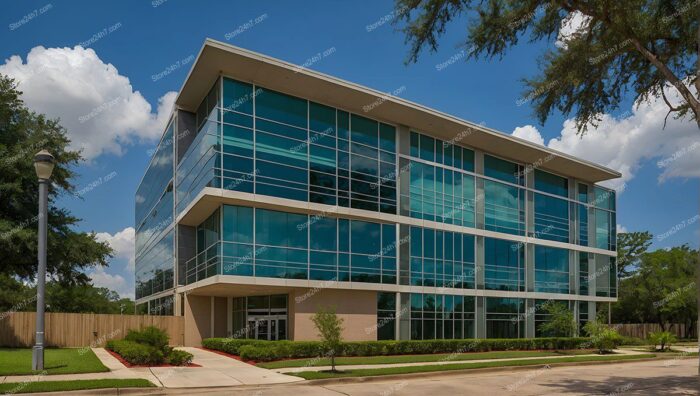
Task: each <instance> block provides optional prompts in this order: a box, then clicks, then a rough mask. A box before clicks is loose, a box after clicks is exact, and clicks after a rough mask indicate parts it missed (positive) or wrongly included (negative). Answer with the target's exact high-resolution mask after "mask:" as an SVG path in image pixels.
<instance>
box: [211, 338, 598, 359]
mask: <svg viewBox="0 0 700 396" xmlns="http://www.w3.org/2000/svg"><path fill="white" fill-rule="evenodd" d="M241 341H243V340H235V342H234V343H235V345H236V348H238V351H237V353H234V354H237V355H240V356H241V358H243V359H244V360H254V361H256V362H266V361H271V360H279V359H299V358H313V357H319V356H323V355H324V348H323V345H322V343H321V342H319V341H255V340H248V341H251V342H249V343H247V344H243V343H242V342H241ZM229 343H231V341H230V340H226V339H206V340H204V341H202V344H203V345H205V346H206V347H207V348H210V349H215V350H221V351H224V352H228V351H227V349H228V350H231V349H232V348H231V347H230V346H229ZM592 346H593V342H592V340H591V339H589V338H581V337H576V338H568V337H567V338H519V339H463V340H410V341H357V342H343V343H341V344H340V347H339V352H338V354H337V356H383V355H409V354H410V355H420V354H432V353H465V352H488V351H506V350H564V349H581V348H590V347H592ZM228 353H231V352H228Z"/></svg>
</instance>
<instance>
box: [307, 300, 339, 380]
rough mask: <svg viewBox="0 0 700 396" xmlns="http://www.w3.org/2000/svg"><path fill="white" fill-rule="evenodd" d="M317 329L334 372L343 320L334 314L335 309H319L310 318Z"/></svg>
mask: <svg viewBox="0 0 700 396" xmlns="http://www.w3.org/2000/svg"><path fill="white" fill-rule="evenodd" d="M311 320H312V321H313V322H314V325H316V329H318V336H319V337H320V338H321V343H322V345H323V349H324V351H325V352H326V354H327V355H328V356H330V358H331V370H332V371H334V372H335V371H336V370H335V356H336V354H337V353H338V351H339V350H340V343H341V342H342V341H343V340H342V338H341V333H342V332H343V319H341V318H339V317H338V315H336V314H335V308H332V307H327V308H323V307H319V308H318V311H317V312H316V314H314V316H313V317H312V318H311Z"/></svg>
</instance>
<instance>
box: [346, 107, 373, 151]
mask: <svg viewBox="0 0 700 396" xmlns="http://www.w3.org/2000/svg"><path fill="white" fill-rule="evenodd" d="M378 128H379V126H378V123H377V121H374V120H370V119H369V118H365V117H362V116H358V115H355V114H351V116H350V135H351V140H352V141H353V142H355V143H361V144H365V145H367V146H370V147H375V148H377V147H379V129H378Z"/></svg>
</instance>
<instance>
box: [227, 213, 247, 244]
mask: <svg viewBox="0 0 700 396" xmlns="http://www.w3.org/2000/svg"><path fill="white" fill-rule="evenodd" d="M222 239H223V240H224V241H228V242H240V243H253V209H252V208H248V207H243V206H231V205H224V207H223V235H222Z"/></svg>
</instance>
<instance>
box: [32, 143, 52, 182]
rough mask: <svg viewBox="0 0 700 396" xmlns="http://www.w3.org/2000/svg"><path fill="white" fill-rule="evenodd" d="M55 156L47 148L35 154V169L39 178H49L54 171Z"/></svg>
mask: <svg viewBox="0 0 700 396" xmlns="http://www.w3.org/2000/svg"><path fill="white" fill-rule="evenodd" d="M53 166H54V157H53V155H51V153H49V152H48V151H46V150H41V151H39V152H38V153H36V154H35V155H34V170H36V176H37V177H38V178H39V179H45V180H48V179H50V178H51V173H53Z"/></svg>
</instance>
